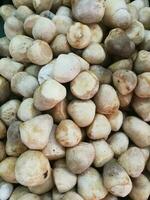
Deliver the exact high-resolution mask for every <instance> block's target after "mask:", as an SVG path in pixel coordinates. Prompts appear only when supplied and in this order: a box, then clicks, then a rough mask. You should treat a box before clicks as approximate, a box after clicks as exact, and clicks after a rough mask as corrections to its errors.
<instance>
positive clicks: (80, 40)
mask: <svg viewBox="0 0 150 200" xmlns="http://www.w3.org/2000/svg"><path fill="white" fill-rule="evenodd" d="M91 36H92V35H91V31H90V28H89V27H88V26H87V25H84V24H81V23H80V22H76V23H75V24H73V25H72V26H71V27H70V29H69V31H68V33H67V40H68V42H69V44H70V46H72V47H73V48H76V49H83V48H85V47H87V46H88V45H89V43H90V42H91Z"/></svg>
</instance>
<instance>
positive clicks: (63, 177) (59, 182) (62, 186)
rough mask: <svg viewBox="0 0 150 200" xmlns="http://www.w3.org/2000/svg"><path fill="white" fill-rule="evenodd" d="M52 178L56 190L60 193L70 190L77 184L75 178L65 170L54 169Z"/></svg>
mask: <svg viewBox="0 0 150 200" xmlns="http://www.w3.org/2000/svg"><path fill="white" fill-rule="evenodd" d="M53 177H54V182H55V185H56V188H57V190H58V191H59V192H60V193H64V192H67V191H69V190H71V189H72V188H73V187H74V186H75V185H76V183H77V176H76V175H75V174H73V173H72V172H70V171H69V170H68V169H67V168H58V167H57V168H54V169H53Z"/></svg>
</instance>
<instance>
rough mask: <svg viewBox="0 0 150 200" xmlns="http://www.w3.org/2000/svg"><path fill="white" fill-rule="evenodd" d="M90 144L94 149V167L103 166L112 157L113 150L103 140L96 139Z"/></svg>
mask: <svg viewBox="0 0 150 200" xmlns="http://www.w3.org/2000/svg"><path fill="white" fill-rule="evenodd" d="M92 144H93V146H94V149H95V159H94V166H95V167H96V168H99V167H102V166H104V165H105V164H106V163H107V162H108V161H110V160H111V159H112V158H113V156H114V152H113V150H112V149H111V147H110V146H109V144H108V143H107V142H106V141H105V140H97V141H95V142H92Z"/></svg>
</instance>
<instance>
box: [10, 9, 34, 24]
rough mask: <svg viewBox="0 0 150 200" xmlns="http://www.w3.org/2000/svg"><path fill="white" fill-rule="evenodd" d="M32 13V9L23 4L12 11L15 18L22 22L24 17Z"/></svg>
mask: <svg viewBox="0 0 150 200" xmlns="http://www.w3.org/2000/svg"><path fill="white" fill-rule="evenodd" d="M32 14H33V11H32V10H31V9H30V8H29V7H27V6H25V5H22V6H19V7H18V9H17V10H16V11H15V13H14V15H15V16H16V17H17V19H19V20H21V21H22V22H24V21H25V20H26V18H27V17H29V16H30V15H32Z"/></svg>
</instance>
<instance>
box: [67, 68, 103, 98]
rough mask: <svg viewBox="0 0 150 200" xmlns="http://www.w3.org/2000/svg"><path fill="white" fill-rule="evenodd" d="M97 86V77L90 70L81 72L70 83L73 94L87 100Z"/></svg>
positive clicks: (93, 93) (92, 95) (95, 91)
mask: <svg viewBox="0 0 150 200" xmlns="http://www.w3.org/2000/svg"><path fill="white" fill-rule="evenodd" d="M98 88H99V81H98V78H97V77H96V76H95V74H93V73H92V72H90V71H83V72H81V73H80V74H78V76H76V78H75V79H74V80H73V81H72V82H71V84H70V89H71V92H72V93H73V95H74V96H75V97H77V98H79V99H82V100H88V99H91V98H92V97H94V95H95V94H96V93H97V91H98Z"/></svg>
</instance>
